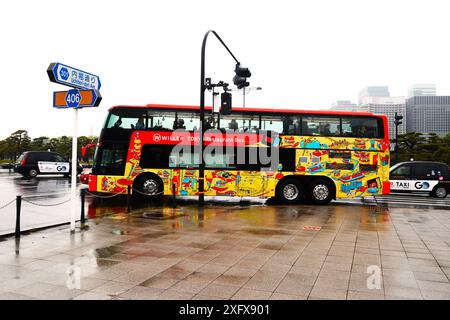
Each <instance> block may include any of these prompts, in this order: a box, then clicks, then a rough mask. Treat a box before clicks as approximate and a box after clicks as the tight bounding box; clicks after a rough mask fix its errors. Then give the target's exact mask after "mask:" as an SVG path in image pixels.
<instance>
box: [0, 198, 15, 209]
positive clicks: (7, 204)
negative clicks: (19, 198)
mask: <svg viewBox="0 0 450 320" xmlns="http://www.w3.org/2000/svg"><path fill="white" fill-rule="evenodd" d="M14 201H16V199H12V200H11V201H10V202H8V203H6V204H4V205H3V206H1V207H0V210H2V209H5V208H6V207H7V206H9V205H10V204H11V203H13V202H14Z"/></svg>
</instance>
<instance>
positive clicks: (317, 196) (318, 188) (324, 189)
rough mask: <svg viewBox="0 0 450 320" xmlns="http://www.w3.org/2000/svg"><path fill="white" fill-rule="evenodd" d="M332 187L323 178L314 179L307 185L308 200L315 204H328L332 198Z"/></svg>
mask: <svg viewBox="0 0 450 320" xmlns="http://www.w3.org/2000/svg"><path fill="white" fill-rule="evenodd" d="M333 192H334V187H333V186H332V185H331V183H330V182H329V181H327V180H325V179H314V180H313V181H311V183H310V184H309V185H308V194H307V195H308V200H311V201H312V202H313V203H315V204H328V203H330V201H331V200H332V199H333V196H334V194H333Z"/></svg>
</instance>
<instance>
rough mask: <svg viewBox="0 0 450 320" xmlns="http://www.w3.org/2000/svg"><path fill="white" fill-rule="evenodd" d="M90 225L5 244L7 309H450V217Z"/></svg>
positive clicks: (172, 212)
mask: <svg viewBox="0 0 450 320" xmlns="http://www.w3.org/2000/svg"><path fill="white" fill-rule="evenodd" d="M152 213H157V214H158V215H157V216H158V217H159V218H157V219H156V218H155V219H149V218H148V217H151V216H152V215H151V214H152ZM88 225H89V229H87V230H83V231H81V230H77V232H76V233H75V234H73V235H71V234H70V232H69V230H68V227H67V226H62V227H57V228H50V229H46V230H43V231H38V232H34V233H31V234H29V235H24V236H22V238H21V239H20V240H19V241H16V240H15V239H14V238H1V241H0V299H76V300H78V299H80V300H81V299H95V300H97V299H101V300H102V299H183V300H184V299H196V300H197V299H245V300H246V299H249V300H251V299H289V300H306V299H338V300H341V299H349V300H353V299H362V300H365V299H450V281H449V278H450V248H449V246H450V211H449V210H432V209H414V208H388V207H383V206H379V207H377V206H361V205H342V204H331V205H328V206H308V205H301V206H279V205H273V206H267V205H253V206H245V207H242V206H207V207H205V208H204V209H203V211H199V209H198V208H197V207H195V206H183V207H181V206H180V207H177V208H173V207H156V208H150V209H141V210H136V211H133V212H132V214H127V213H125V212H123V213H117V214H114V215H110V216H103V217H98V218H95V219H90V220H89V222H88ZM305 226H319V227H321V228H320V230H308V228H306V229H304V227H305Z"/></svg>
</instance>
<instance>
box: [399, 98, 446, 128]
mask: <svg viewBox="0 0 450 320" xmlns="http://www.w3.org/2000/svg"><path fill="white" fill-rule="evenodd" d="M406 114H407V117H406V118H407V119H406V129H407V131H408V132H422V133H425V134H427V133H436V134H438V135H439V136H445V135H446V134H448V133H450V96H414V97H411V98H409V99H407V100H406Z"/></svg>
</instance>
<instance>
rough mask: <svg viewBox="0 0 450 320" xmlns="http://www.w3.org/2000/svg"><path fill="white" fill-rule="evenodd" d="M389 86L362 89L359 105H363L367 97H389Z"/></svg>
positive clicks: (359, 95)
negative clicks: (363, 100)
mask: <svg viewBox="0 0 450 320" xmlns="http://www.w3.org/2000/svg"><path fill="white" fill-rule="evenodd" d="M389 96H390V93H389V87H388V86H370V87H365V88H364V89H362V90H361V91H360V92H359V94H358V104H359V105H361V103H362V99H363V98H365V97H389Z"/></svg>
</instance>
